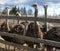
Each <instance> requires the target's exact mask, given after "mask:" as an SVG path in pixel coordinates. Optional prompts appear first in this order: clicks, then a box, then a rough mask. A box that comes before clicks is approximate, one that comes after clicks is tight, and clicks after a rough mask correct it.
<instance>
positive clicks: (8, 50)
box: [0, 16, 60, 51]
mask: <svg viewBox="0 0 60 51" xmlns="http://www.w3.org/2000/svg"><path fill="white" fill-rule="evenodd" d="M0 19H1V20H4V21H6V22H7V21H9V20H13V23H12V24H17V23H18V24H19V22H20V21H40V22H44V21H45V19H44V18H43V17H42V18H41V17H37V18H36V20H35V17H24V16H22V17H19V16H0ZM1 20H0V23H1V22H3V21H1ZM14 21H16V22H15V23H14ZM46 22H49V23H54V24H56V23H57V24H59V23H60V19H52V18H47V19H46ZM55 26H57V25H55ZM58 26H59V25H58ZM1 35H3V36H8V37H13V38H18V39H19V38H22V39H24V40H27V41H32V42H36V43H44V44H46V45H51V46H56V47H60V42H56V41H51V40H46V39H38V38H31V37H26V36H21V35H15V34H13V35H12V34H10V33H6V32H0V36H1ZM0 46H1V47H0V50H1V51H22V49H23V50H24V51H43V50H39V49H34V48H30V47H26V46H22V45H20V44H15V43H12V42H7V41H5V40H4V39H2V38H0ZM6 46H8V47H6ZM9 46H10V47H9Z"/></svg>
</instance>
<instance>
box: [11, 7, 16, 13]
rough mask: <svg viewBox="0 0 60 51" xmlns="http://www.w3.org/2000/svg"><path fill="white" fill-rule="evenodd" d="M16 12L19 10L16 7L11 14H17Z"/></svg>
mask: <svg viewBox="0 0 60 51" xmlns="http://www.w3.org/2000/svg"><path fill="white" fill-rule="evenodd" d="M16 12H17V8H16V6H15V7H13V8H12V9H11V11H10V14H16Z"/></svg>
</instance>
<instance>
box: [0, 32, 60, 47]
mask: <svg viewBox="0 0 60 51" xmlns="http://www.w3.org/2000/svg"><path fill="white" fill-rule="evenodd" d="M0 35H3V36H8V37H13V38H18V39H24V40H26V41H32V42H36V43H44V44H46V45H51V46H55V47H60V42H56V41H51V40H46V39H39V38H32V37H27V36H21V35H16V34H12V33H6V32H0Z"/></svg>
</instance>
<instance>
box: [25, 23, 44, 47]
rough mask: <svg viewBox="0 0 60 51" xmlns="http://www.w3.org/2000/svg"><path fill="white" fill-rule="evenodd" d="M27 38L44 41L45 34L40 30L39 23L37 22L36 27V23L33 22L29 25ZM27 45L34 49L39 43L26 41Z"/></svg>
mask: <svg viewBox="0 0 60 51" xmlns="http://www.w3.org/2000/svg"><path fill="white" fill-rule="evenodd" d="M25 36H28V37H33V38H40V39H42V38H43V33H42V31H41V29H40V25H39V23H37V22H36V26H35V24H34V22H31V23H30V24H29V25H28V29H27V31H26V35H25ZM26 43H27V44H28V46H29V47H32V48H33V47H34V44H37V43H33V42H29V41H26ZM38 45H39V44H37V46H38Z"/></svg>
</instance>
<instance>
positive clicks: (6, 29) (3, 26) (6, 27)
mask: <svg viewBox="0 0 60 51" xmlns="http://www.w3.org/2000/svg"><path fill="white" fill-rule="evenodd" d="M0 26H1V27H0V31H2V32H9V31H10V30H11V29H10V28H11V27H10V26H9V24H8V23H6V22H3V23H2V24H1V25H0ZM1 37H2V38H3V39H4V40H6V41H9V42H11V38H10V37H8V36H1Z"/></svg>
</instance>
